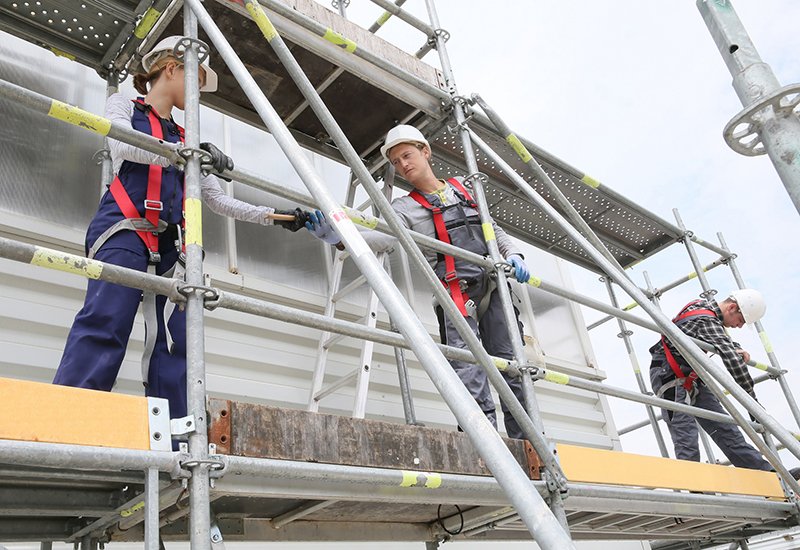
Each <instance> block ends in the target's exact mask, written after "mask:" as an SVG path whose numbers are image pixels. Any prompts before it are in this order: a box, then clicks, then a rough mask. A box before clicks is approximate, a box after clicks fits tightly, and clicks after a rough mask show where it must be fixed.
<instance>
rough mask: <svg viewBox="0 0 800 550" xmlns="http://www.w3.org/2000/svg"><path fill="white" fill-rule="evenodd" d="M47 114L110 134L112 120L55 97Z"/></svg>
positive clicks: (102, 134) (88, 128) (100, 132)
mask: <svg viewBox="0 0 800 550" xmlns="http://www.w3.org/2000/svg"><path fill="white" fill-rule="evenodd" d="M47 116H51V117H53V118H57V119H58V120H62V121H64V122H69V123H70V124H74V125H75V126H80V127H81V128H86V129H87V130H91V131H92V132H95V133H97V134H100V135H101V136H106V135H108V132H109V131H110V130H111V121H110V120H108V119H107V118H103V117H101V116H98V115H96V114H94V113H90V112H88V111H84V110H83V109H81V108H79V107H75V106H74V105H68V104H67V103H62V102H60V101H58V100H56V99H54V100H53V102H52V103H51V104H50V110H49V111H47Z"/></svg>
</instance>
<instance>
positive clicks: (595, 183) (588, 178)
mask: <svg viewBox="0 0 800 550" xmlns="http://www.w3.org/2000/svg"><path fill="white" fill-rule="evenodd" d="M581 181H582V182H583V183H585V184H586V185H588V186H589V187H591V188H592V189H597V188H598V187H600V182H599V181H597V180H596V179H594V178H593V177H592V176H590V175H589V174H584V176H583V177H582V178H581Z"/></svg>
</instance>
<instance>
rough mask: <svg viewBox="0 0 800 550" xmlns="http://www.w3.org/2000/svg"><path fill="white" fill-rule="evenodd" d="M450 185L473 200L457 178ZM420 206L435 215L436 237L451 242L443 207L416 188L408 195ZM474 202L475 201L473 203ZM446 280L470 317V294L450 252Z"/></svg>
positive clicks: (453, 296)
mask: <svg viewBox="0 0 800 550" xmlns="http://www.w3.org/2000/svg"><path fill="white" fill-rule="evenodd" d="M448 182H449V183H450V185H452V186H453V187H455V188H456V190H458V191H459V192H461V193H462V194H463V195H464V196H465V198H467V200H469V201H472V197H471V196H470V195H469V193H467V190H466V189H464V186H463V185H461V183H460V182H459V181H458V180H457V179H455V178H450V179H449V180H448ZM408 196H409V197H411V198H412V199H414V200H415V201H417V203H419V205H420V206H422V207H423V208H426V209H427V210H430V212H431V214H432V215H433V226H434V227H435V228H436V238H437V239H438V240H440V241H442V242H443V243H445V244H451V242H450V234H449V233H448V232H447V226H446V225H445V223H444V216H443V215H442V209H441V208H440V207H438V206H433V205H432V204H431V203H430V202H428V199H426V198H425V196H424V195H423V194H422V193H420V192H419V191H417V190H416V189H415V190H414V191H412V192H411V193H409V195H408ZM472 204H474V202H473V203H472ZM443 256H444V268H445V274H444V280H443V281H442V283H443V284H444V286H445V287H446V288H447V289H448V290H449V291H450V297H451V298H452V299H453V302H455V304H456V307H457V308H458V311H459V312H460V313H461V315H463V316H464V317H469V313H468V312H467V307H466V303H467V302H468V301H469V299H470V298H469V296H468V295H467V293H466V292H464V290H462V288H461V280H460V279H459V278H458V274H457V273H456V259H455V258H454V257H453V256H450V255H449V254H444V255H443Z"/></svg>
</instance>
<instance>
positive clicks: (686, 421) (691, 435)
mask: <svg viewBox="0 0 800 550" xmlns="http://www.w3.org/2000/svg"><path fill="white" fill-rule="evenodd" d="M674 378H675V376H674V375H673V373H672V369H671V368H670V367H669V365H668V364H667V363H666V362H663V363H653V364H652V365H651V366H650V382H651V383H652V385H653V391H654V392H655V393H656V394H658V390H659V389H660V388H661V386H662V385H664V384H665V383H667V382H669V381H670V380H672V379H674ZM694 384H695V387H696V388H697V395H696V396H695V399H694V403H692V405H694V406H695V407H699V408H701V409H706V410H708V411H713V412H718V413H722V414H727V413H726V412H725V409H723V408H722V405H721V404H720V402H719V400H718V399H717V398H716V396H715V395H714V394H713V393H712V392H711V390H709V389H708V387H706V385H705V384H703V383H702V382H701V381H700V380H699V379H698V380H695V383H694ZM662 397H663V398H664V399H669V400H672V401H675V402H676V403H685V402H686V390H685V389H684V387H683V386H676V387H675V388H670V389H669V390H667V391H666V392H665V393H664V395H663V396H662ZM661 414H662V418H663V419H664V422H665V423H666V424H667V427H668V428H669V433H670V435H671V436H672V443H673V444H674V446H675V458H678V459H680V460H693V461H695V462H700V447H699V445H698V441H697V438H698V433H697V424H700V426H702V428H703V429H704V430H705V431H706V433H707V434H708V435H709V436H711V439H713V440H714V443H716V444H717V447H719V448H720V450H721V451H722V452H723V453H724V454H725V456H726V457H728V460H730V461H731V464H733V465H734V466H738V467H739V468H750V469H753V470H766V471H772V466H771V465H770V464H769V462H767V461H766V460H764V457H762V456H761V453H759V452H758V450H757V449H756V448H755V447H753V446H752V445H750V444H749V443H747V441H745V439H744V436H743V435H742V432H740V431H739V428H738V427H737V426H736V425H735V424H726V423H723V422H717V421H715V420H708V419H705V418H698V417H695V416H692V415H690V414H686V413H681V412H677V411H668V410H667V409H662V410H661Z"/></svg>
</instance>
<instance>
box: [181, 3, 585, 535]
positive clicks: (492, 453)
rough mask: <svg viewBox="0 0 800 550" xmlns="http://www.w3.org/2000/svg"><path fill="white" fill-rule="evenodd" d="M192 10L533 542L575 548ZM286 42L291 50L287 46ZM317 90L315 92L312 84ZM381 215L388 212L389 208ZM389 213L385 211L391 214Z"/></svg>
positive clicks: (201, 15)
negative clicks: (473, 446) (504, 494)
mask: <svg viewBox="0 0 800 550" xmlns="http://www.w3.org/2000/svg"><path fill="white" fill-rule="evenodd" d="M185 5H186V6H188V7H190V8H191V10H192V11H193V12H194V13H195V14H196V16H197V18H198V20H199V21H200V24H201V25H202V26H203V28H204V30H205V31H206V33H207V34H208V36H209V37H210V38H211V40H212V41H213V43H214V45H215V46H216V47H217V50H218V52H219V54H220V56H221V57H222V58H223V60H224V61H225V63H226V64H227V66H228V68H229V69H230V70H231V73H232V74H233V76H234V78H235V79H236V80H237V82H238V83H239V85H240V86H241V87H242V90H243V91H244V93H245V95H246V96H247V98H248V99H249V100H250V102H251V103H252V104H253V107H254V108H255V110H256V112H257V113H258V115H259V117H260V118H261V119H262V120H263V122H264V124H265V125H266V126H267V128H268V129H269V131H270V132H271V133H272V135H273V136H274V137H275V140H276V141H277V143H278V145H279V146H280V147H281V149H282V150H283V151H284V153H285V154H286V156H287V157H288V159H289V161H290V162H291V164H292V166H293V167H294V169H295V170H296V171H297V173H298V175H299V176H300V178H301V179H302V180H303V182H304V183H305V185H306V187H307V188H308V190H309V192H310V193H311V194H312V195H313V196H314V198H315V199H316V201H317V203H318V205H319V207H320V209H321V210H323V211H324V212H326V214H327V215H328V217H329V219H330V221H331V224H332V225H333V226H334V228H335V229H336V232H337V233H338V235H339V236H340V237H341V239H342V242H343V243H344V245H345V246H346V248H347V250H348V251H349V252H350V253H351V255H352V257H353V260H354V262H355V263H356V265H357V266H358V268H359V270H360V271H361V272H362V273H363V274H364V276H365V278H366V279H367V281H368V282H369V284H370V285H371V286H372V288H373V289H374V290H375V293H376V294H378V296H379V297H380V300H381V302H382V303H383V305H384V307H385V308H386V310H387V312H388V313H389V315H390V316H391V317H392V319H393V320H394V322H395V323H397V326H398V328H399V329H400V331H401V332H402V333H403V336H404V337H405V338H406V340H407V341H408V342H409V344H410V346H411V347H412V349H413V351H414V353H415V354H416V356H417V358H418V359H419V360H420V363H421V364H422V366H423V367H424V368H425V370H426V372H427V373H428V376H429V377H430V378H431V381H432V382H433V384H434V385H435V386H436V388H437V389H438V390H439V393H440V394H441V395H442V397H443V398H444V400H445V402H446V403H447V404H448V406H449V407H450V409H451V410H452V411H453V414H454V415H455V417H456V420H457V421H458V423H459V425H461V426H463V427H464V429H465V430H466V433H467V435H468V436H469V437H470V440H471V441H472V443H473V445H475V448H476V449H477V450H478V452H479V454H480V455H481V457H482V458H483V459H484V460H485V461H486V465H487V467H488V468H489V470H490V471H491V472H492V474H493V475H494V476H495V478H496V479H497V482H498V483H499V484H500V486H501V487H503V489H504V491H505V492H506V494H507V495H508V497H509V500H510V501H511V503H512V504H513V505H514V507H515V508H516V509H517V510H518V511H519V513H520V516H521V518H522V520H523V521H524V522H525V525H526V527H527V529H528V531H529V532H530V533H531V535H532V536H533V538H534V540H536V542H538V543H539V545H540V546H541V547H542V548H543V549H545V550H562V549H570V548H572V549H574V548H575V545H574V544H573V543H572V541H571V540H570V539H569V537H568V536H567V534H566V533H565V532H564V530H563V529H562V528H561V525H559V523H558V521H556V519H555V517H553V515H552V514H551V513H550V510H549V509H548V508H547V505H546V504H545V502H544V500H543V499H542V497H541V496H540V495H539V493H538V491H537V490H536V489H535V488H534V487H533V485H532V484H531V482H530V480H529V479H528V477H527V476H526V475H525V473H524V472H523V471H522V469H521V468H520V467H519V465H518V464H517V462H516V461H515V460H514V458H513V457H512V456H511V453H510V452H509V451H508V448H507V447H506V445H505V443H504V442H503V440H502V439H501V438H500V435H499V434H498V433H497V431H495V429H494V427H493V426H492V425H491V423H490V422H489V420H488V419H487V418H486V417H485V416H484V414H483V411H481V410H480V408H479V407H478V405H477V403H476V402H475V400H474V399H473V398H472V396H471V395H470V394H469V392H468V391H467V389H466V388H465V387H464V385H463V384H462V383H461V380H460V379H459V378H458V376H457V375H456V373H455V372H454V371H453V369H452V368H451V367H450V364H449V363H448V362H447V360H446V359H445V358H444V356H443V355H442V353H441V352H440V351H439V348H438V347H437V346H436V344H435V343H434V342H433V340H432V339H431V337H430V335H429V334H428V333H427V331H426V329H425V327H424V326H423V325H422V323H421V321H420V320H419V318H417V316H416V315H415V314H414V311H413V310H412V309H411V308H410V307H409V305H408V304H407V303H406V302H405V300H404V299H403V296H402V294H401V293H400V291H399V290H398V289H397V287H396V286H395V285H394V283H393V282H392V280H391V278H390V277H389V275H388V274H387V273H386V271H385V270H384V269H383V266H381V264H380V263H379V262H378V260H377V258H376V257H375V255H374V254H372V252H371V251H370V249H369V246H368V245H367V243H366V242H365V241H364V239H363V237H362V236H361V235H360V234H359V232H358V231H357V230H356V228H355V226H354V225H353V222H352V221H351V220H350V218H348V217H347V215H346V214H345V213H344V211H343V210H342V208H341V206H339V204H338V203H337V202H336V201H335V200H334V199H333V197H332V196H331V195H330V193H329V191H328V188H327V186H326V185H325V183H324V182H323V181H322V179H321V178H320V177H319V175H318V174H317V173H316V172H315V171H314V169H313V168H312V166H311V164H310V162H309V161H308V159H307V158H306V156H305V154H304V153H303V151H302V150H301V149H300V146H299V145H298V144H297V142H296V141H295V139H294V137H293V136H292V135H291V133H290V132H289V129H288V128H287V127H286V126H285V125H284V124H283V122H282V121H281V119H280V116H279V115H278V113H277V112H276V111H275V109H274V108H273V106H272V104H271V103H270V102H269V100H268V99H267V97H266V96H265V95H264V93H263V92H262V91H261V89H260V88H259V87H258V84H257V83H256V81H255V80H254V79H253V77H252V76H251V75H250V73H248V71H247V68H246V67H245V66H244V64H243V63H242V61H241V60H240V59H239V58H238V56H237V55H236V52H235V51H234V50H233V48H232V47H231V45H230V44H229V43H228V41H227V39H226V38H225V36H224V35H223V34H222V31H220V29H219V28H218V27H217V25H216V24H215V23H214V20H213V19H212V18H211V16H210V15H209V14H208V12H207V11H206V10H205V8H204V7H203V5H202V3H201V1H200V0H186V4H185ZM247 7H248V10H250V11H251V14H253V16H254V19H256V21H257V22H258V23H259V26H260V27H261V29H262V31H263V32H264V33H265V36H266V37H267V38H268V40H269V41H270V42H272V41H273V40H275V39H276V38H277V37H278V35H277V31H276V30H275V27H274V26H273V25H272V23H271V22H270V21H269V19H268V18H267V15H266V14H265V13H264V11H263V10H262V9H261V6H260V5H258V4H257V3H251V2H248V4H247ZM280 43H281V44H282V45H283V46H285V44H284V43H283V42H282V41H280ZM286 68H287V70H289V71H290V74H291V73H293V72H295V71H300V73H301V74H302V70H301V69H300V68H299V66H298V65H296V62H295V63H294V64H290V65H288V66H287V67H286ZM293 76H298V75H293ZM306 82H307V79H306ZM309 84H310V83H309ZM311 89H312V90H313V86H312V87H311ZM316 100H319V97H318V96H316V95H315V93H313V94H311V95H310V97H309V102H310V104H311V105H312V106H314V104H315V102H316ZM319 101H321V100H319ZM328 116H330V113H328ZM331 118H332V117H331ZM328 122H330V121H328ZM351 149H352V146H351ZM361 167H363V163H361ZM354 168H355V167H354ZM364 168H365V167H364ZM359 179H361V178H359ZM368 180H369V181H367V180H365V179H361V182H362V184H366V185H367V187H368V188H369V187H370V185H369V183H370V182H372V184H373V185H374V181H372V179H371V177H368ZM374 190H376V191H377V195H376V196H377V197H378V198H379V199H383V201H386V198H385V197H383V195H382V194H381V193H380V190H379V189H374ZM373 199H374V197H373ZM381 204H382V203H381ZM381 211H382V212H383V209H382V210H381ZM384 214H386V213H385V212H384ZM406 235H407V233H406ZM206 479H207V475H206ZM206 486H207V484H206Z"/></svg>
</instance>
